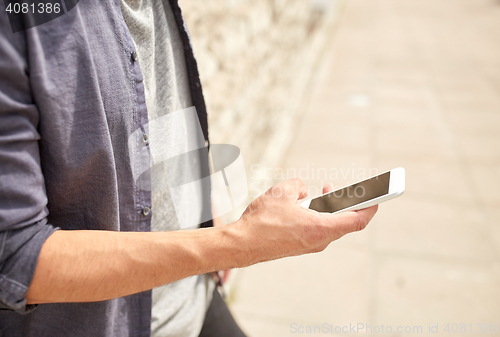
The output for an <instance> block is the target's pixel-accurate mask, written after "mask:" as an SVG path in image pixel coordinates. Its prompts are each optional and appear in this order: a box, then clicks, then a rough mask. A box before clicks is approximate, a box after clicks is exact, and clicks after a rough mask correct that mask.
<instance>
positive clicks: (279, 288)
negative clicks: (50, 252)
mask: <svg viewBox="0 0 500 337" xmlns="http://www.w3.org/2000/svg"><path fill="white" fill-rule="evenodd" d="M333 33H334V32H332V34H333ZM311 90H312V91H311V96H310V103H309V104H308V107H307V112H306V113H305V115H304V118H303V120H302V122H301V124H300V128H299V130H298V131H297V134H296V137H295V140H294V143H293V144H292V146H291V147H290V150H289V153H288V154H287V156H286V161H285V162H284V163H283V167H282V169H283V172H285V173H286V172H287V174H286V178H292V177H293V176H294V175H299V174H301V173H302V178H304V180H305V181H306V183H307V184H308V185H309V186H311V193H313V194H314V193H318V190H319V188H320V186H321V185H322V184H323V183H325V182H329V181H330V182H333V183H334V184H335V185H336V186H337V187H341V186H343V185H345V184H348V183H350V182H353V181H356V180H358V179H359V178H364V177H367V176H368V175H370V173H372V174H373V173H374V172H376V171H378V172H383V171H385V170H389V169H391V168H394V167H397V166H403V167H405V168H406V172H407V190H406V193H405V194H404V195H403V196H402V197H400V198H398V199H396V200H393V201H390V202H388V203H387V204H383V205H381V207H380V209H379V212H378V214H377V215H376V217H375V219H374V220H373V221H372V223H371V224H370V225H369V227H368V228H367V229H366V230H365V231H363V232H361V233H355V234H350V235H348V236H346V237H344V238H342V239H341V240H339V241H337V242H335V243H333V244H332V245H330V247H328V248H327V249H326V250H325V251H324V252H322V253H319V254H313V255H309V256H302V257H296V258H288V259H284V260H280V261H274V262H269V263H264V264H259V265H256V266H252V267H250V268H246V269H244V270H243V271H242V272H241V274H240V275H239V277H238V280H239V281H238V283H237V285H236V292H235V296H234V300H233V301H232V303H231V307H232V310H233V312H234V313H235V316H236V318H237V320H238V321H239V322H240V324H241V325H242V327H243V328H244V329H245V330H246V331H247V332H248V334H249V336H253V337H268V336H269V337H279V336H297V335H326V333H316V334H314V333H309V334H306V333H304V334H301V333H299V331H298V328H299V327H303V328H304V329H305V328H307V327H308V326H312V327H314V326H320V327H322V329H323V330H324V331H326V330H327V329H326V326H323V324H325V323H326V324H327V326H329V327H330V328H331V329H333V333H335V331H334V330H335V328H336V327H341V328H342V327H344V326H349V325H353V324H354V325H357V324H358V323H359V324H364V326H365V327H366V325H370V326H371V327H372V331H371V333H370V331H369V330H368V331H367V330H366V329H365V330H362V329H361V330H359V331H357V332H353V330H352V329H351V330H350V331H347V330H346V329H344V332H342V331H339V330H338V328H337V333H336V335H340V336H372V335H373V336H380V335H384V336H429V335H432V336H477V335H484V334H485V331H486V330H485V329H486V328H487V327H488V326H487V325H486V324H489V328H490V329H491V327H492V324H493V323H496V324H497V327H498V326H499V325H500V220H499V219H500V1H494V0H441V1H435V0H350V1H347V3H346V6H345V9H344V11H343V13H342V15H341V18H340V26H339V28H338V30H337V31H336V32H335V36H334V38H333V44H332V46H331V49H330V50H329V52H328V53H327V55H326V57H325V59H324V61H323V64H322V66H321V69H320V70H319V71H318V74H317V75H316V76H315V78H314V81H313V85H312V87H311ZM287 169H288V171H287ZM300 169H302V171H300ZM370 170H371V171H370ZM325 172H326V173H325ZM315 188H316V189H315ZM446 324H449V325H448V329H449V332H446V331H445V329H446ZM453 324H457V325H456V326H455V325H453ZM461 324H462V325H461ZM382 325H384V327H385V328H386V330H385V332H386V333H385V334H382V333H381V332H380V329H381V326H382ZM436 325H437V326H436ZM388 326H390V327H391V329H392V332H391V333H387V327H388ZM358 327H359V326H358ZM377 327H378V329H379V333H376V330H374V329H376V328H377ZM398 327H402V329H403V332H401V333H398V332H397V329H398ZM415 327H416V328H415ZM418 327H422V330H419V329H418ZM430 327H432V329H433V330H432V331H433V332H434V331H436V327H437V333H430V332H429V328H430ZM499 328H500V327H499ZM405 329H406V332H404V330H405ZM454 329H458V330H456V331H457V332H456V333H454ZM460 329H461V330H460ZM479 329H482V331H483V333H482V334H480V333H478V330H479ZM399 330H401V329H399ZM294 331H295V333H294ZM329 332H332V330H329ZM487 335H491V333H490V334H487Z"/></svg>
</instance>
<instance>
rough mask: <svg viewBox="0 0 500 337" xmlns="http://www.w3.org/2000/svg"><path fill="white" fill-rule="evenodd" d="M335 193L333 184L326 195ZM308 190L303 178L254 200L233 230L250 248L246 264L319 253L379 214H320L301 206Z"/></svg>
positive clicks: (373, 210) (283, 184)
mask: <svg viewBox="0 0 500 337" xmlns="http://www.w3.org/2000/svg"><path fill="white" fill-rule="evenodd" d="M331 190H333V186H332V185H327V186H325V187H324V188H323V192H324V193H326V192H329V191H331ZM306 197H307V189H306V186H305V185H304V183H303V182H302V181H301V180H300V179H293V180H289V181H286V182H283V183H281V184H278V185H275V186H273V187H272V188H271V189H269V190H268V191H267V192H266V193H265V194H263V195H261V196H260V197H259V198H257V199H256V200H255V201H253V202H252V203H251V204H250V205H249V206H248V208H247V209H246V211H245V212H244V213H243V215H242V217H241V218H240V220H238V221H237V222H236V223H235V224H234V225H233V227H232V228H231V229H232V230H233V233H235V234H234V235H236V236H241V238H242V239H243V240H244V241H245V238H246V241H245V242H246V245H245V246H246V247H247V249H248V254H247V257H248V261H244V262H243V263H244V264H245V265H250V264H253V263H257V262H261V261H267V260H273V259H278V258H281V257H285V256H293V255H301V254H306V253H315V252H320V251H322V250H324V249H325V248H326V247H327V246H328V245H329V244H330V243H331V242H332V241H335V240H337V239H339V238H341V237H342V236H344V235H345V234H347V233H351V232H355V231H360V230H362V229H364V228H365V227H366V225H367V224H368V222H369V221H370V220H371V219H372V218H373V216H374V215H375V212H376V211H377V206H373V207H370V208H367V209H364V210H360V211H351V212H344V213H339V214H335V215H332V214H329V213H318V212H316V211H313V210H309V209H306V208H304V207H302V206H300V202H299V201H300V200H301V199H304V198H306Z"/></svg>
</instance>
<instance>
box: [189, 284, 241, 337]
mask: <svg viewBox="0 0 500 337" xmlns="http://www.w3.org/2000/svg"><path fill="white" fill-rule="evenodd" d="M199 337H246V335H245V334H244V333H243V331H241V329H240V327H239V326H238V324H237V323H236V322H235V320H234V318H233V315H231V312H230V311H229V309H228V307H227V305H226V303H225V302H224V300H223V299H222V297H221V296H220V294H219V292H218V291H217V289H215V290H214V294H213V298H212V303H210V307H209V308H208V311H207V315H206V316H205V321H204V322H203V327H202V328H201V332H200V336H199Z"/></svg>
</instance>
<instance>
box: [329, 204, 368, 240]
mask: <svg viewBox="0 0 500 337" xmlns="http://www.w3.org/2000/svg"><path fill="white" fill-rule="evenodd" d="M377 209H378V205H375V206H372V207H369V208H365V209H362V210H359V211H351V212H344V213H338V214H335V215H330V214H326V215H327V216H328V215H329V216H330V217H331V218H330V217H327V219H328V220H327V221H328V222H329V224H330V225H331V226H333V229H334V232H335V234H334V235H335V237H336V238H339V237H341V236H344V235H346V234H348V233H352V232H357V231H360V230H362V229H364V228H365V227H366V225H368V223H369V222H370V220H371V219H372V218H373V216H374V215H375V213H376V212H377ZM337 236H338V237H337Z"/></svg>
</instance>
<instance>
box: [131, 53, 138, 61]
mask: <svg viewBox="0 0 500 337" xmlns="http://www.w3.org/2000/svg"><path fill="white" fill-rule="evenodd" d="M130 57H131V58H132V61H133V62H135V61H137V59H138V56H137V52H135V51H134V52H132V55H131V56H130Z"/></svg>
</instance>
